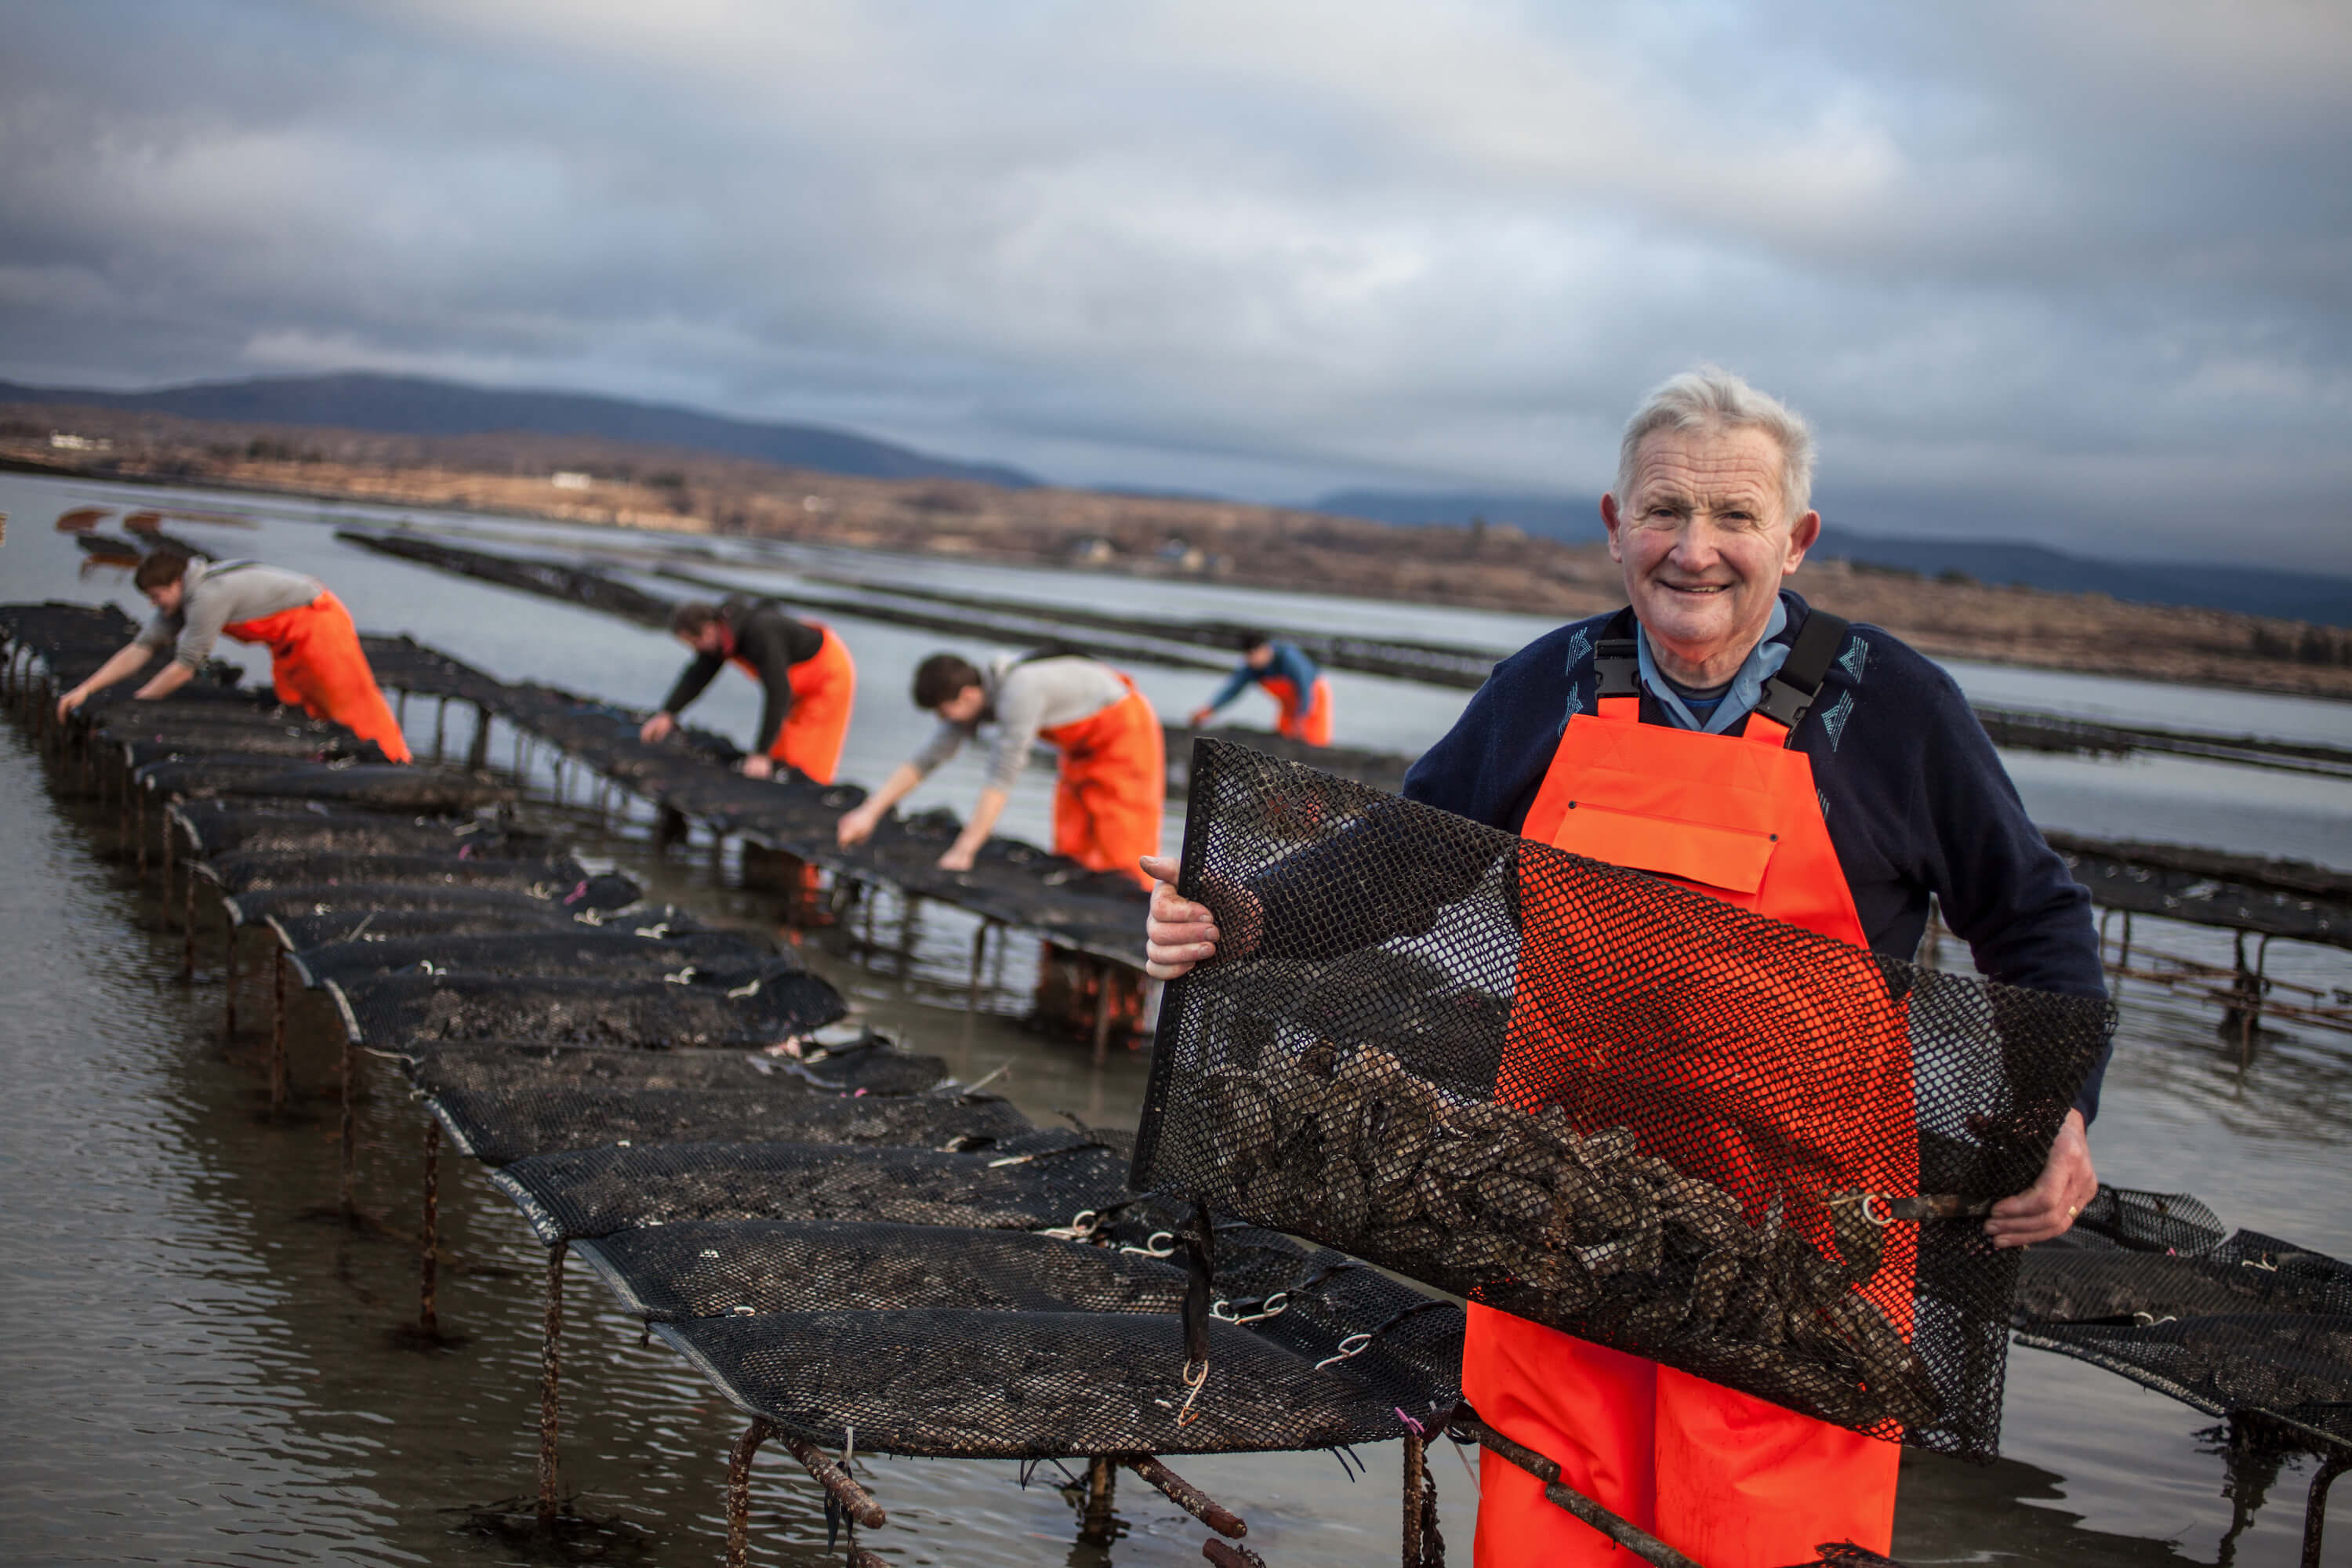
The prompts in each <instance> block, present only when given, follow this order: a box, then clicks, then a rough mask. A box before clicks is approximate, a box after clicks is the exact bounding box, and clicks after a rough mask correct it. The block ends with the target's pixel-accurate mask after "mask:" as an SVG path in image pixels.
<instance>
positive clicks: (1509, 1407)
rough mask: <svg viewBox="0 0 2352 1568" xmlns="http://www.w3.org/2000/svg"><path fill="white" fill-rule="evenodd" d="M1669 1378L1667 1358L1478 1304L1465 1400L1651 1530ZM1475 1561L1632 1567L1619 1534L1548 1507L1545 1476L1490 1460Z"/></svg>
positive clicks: (1506, 1567)
mask: <svg viewBox="0 0 2352 1568" xmlns="http://www.w3.org/2000/svg"><path fill="white" fill-rule="evenodd" d="M1658 1375H1659V1373H1658V1365H1657V1363H1655V1362H1651V1361H1644V1360H1643V1358H1641V1357H1640V1356H1632V1355H1626V1354H1624V1353H1623V1352H1620V1351H1612V1350H1610V1349H1608V1348H1607V1347H1605V1346H1602V1345H1596V1344H1590V1343H1588V1342H1585V1341H1583V1340H1580V1339H1574V1338H1571V1337H1570V1336H1569V1335H1567V1334H1563V1333H1561V1332H1559V1331H1558V1330H1555V1329H1547V1328H1544V1327H1542V1326H1541V1325H1539V1324H1536V1323H1530V1322H1528V1321H1527V1320H1526V1319H1524V1318H1514V1317H1512V1316H1510V1315H1509V1314H1508V1313H1506V1312H1497V1311H1496V1310H1494V1309H1493V1308H1491V1307H1481V1306H1478V1305H1476V1304H1475V1303H1473V1304H1472V1306H1471V1308H1470V1324H1469V1332H1468V1334H1467V1336H1466V1337H1465V1340H1464V1342H1463V1346H1462V1392H1463V1394H1464V1395H1465V1397H1466V1398H1468V1400H1469V1401H1470V1403H1471V1405H1472V1406H1473V1407H1474V1408H1475V1409H1476V1410H1477V1412H1478V1415H1479V1418H1480V1419H1482V1420H1484V1421H1485V1422H1486V1423H1487V1424H1488V1425H1489V1426H1493V1427H1494V1428H1495V1430H1496V1431H1497V1432H1500V1433H1502V1434H1503V1435H1504V1436H1507V1437H1509V1438H1511V1439H1512V1440H1513V1441H1515V1442H1518V1443H1523V1444H1525V1445H1526V1446H1527V1447H1530V1448H1533V1449H1534V1450H1535V1451H1536V1452H1537V1453H1538V1454H1541V1455H1543V1456H1544V1457H1545V1458H1549V1459H1556V1460H1558V1461H1559V1479H1561V1480H1562V1481H1563V1482H1565V1483H1566V1484H1567V1485H1569V1486H1570V1487H1573V1488H1574V1489H1576V1490H1578V1491H1580V1492H1582V1493H1583V1494H1584V1495H1585V1496H1586V1497H1589V1498H1591V1499H1592V1500H1594V1501H1595V1502H1598V1503H1599V1504H1600V1505H1601V1507H1603V1508H1605V1509H1607V1510H1609V1511H1610V1512H1612V1513H1613V1514H1616V1515H1618V1516H1619V1517H1620V1518H1622V1519H1623V1520H1625V1521H1627V1522H1629V1523H1631V1524H1633V1525H1636V1526H1638V1527H1639V1528H1641V1529H1643V1530H1649V1529H1651V1528H1652V1527H1653V1525H1654V1522H1655V1503H1656V1490H1657V1469H1656V1460H1655V1458H1654V1454H1655V1449H1656V1431H1657V1426H1656V1411H1657V1382H1658ZM1472 1561H1473V1562H1474V1563H1476V1565H1477V1568H1537V1565H1538V1564H1540V1565H1543V1568H1551V1565H1553V1564H1563V1565H1568V1568H1602V1565H1603V1564H1611V1565H1612V1568H1624V1563H1626V1562H1627V1561H1629V1559H1626V1558H1624V1557H1622V1555H1621V1554H1620V1553H1619V1551H1618V1548H1617V1547H1616V1546H1615V1545H1614V1544H1613V1543H1612V1542H1610V1540H1609V1538H1608V1537H1606V1536H1604V1535H1602V1534H1601V1532H1600V1531H1596V1530H1594V1529H1593V1528H1592V1527H1591V1525H1589V1524H1586V1523H1585V1522H1584V1521H1582V1520H1580V1519H1578V1518H1577V1517H1576V1516H1575V1515H1574V1514H1572V1513H1570V1512H1569V1511H1568V1510H1565V1509H1563V1508H1560V1507H1559V1506H1558V1505H1556V1504H1554V1503H1551V1502H1549V1501H1547V1500H1545V1498H1544V1495H1543V1486H1542V1483H1540V1482H1539V1481H1538V1480H1537V1479H1535V1478H1534V1477H1533V1476H1530V1475H1528V1473H1527V1472H1526V1471H1525V1470H1523V1469H1521V1468H1518V1467H1517V1465H1514V1464H1512V1463H1511V1462H1510V1461H1509V1460H1507V1459H1505V1458H1501V1457H1500V1456H1498V1455H1495V1454H1486V1455H1483V1456H1482V1457H1481V1458H1480V1460H1479V1464H1478V1537H1477V1542H1476V1544H1475V1547H1474V1548H1473V1551H1472ZM1792 1561H1799V1562H1801V1561H1802V1559H1801V1558H1799V1559H1792ZM1706 1568H1717V1565H1716V1564H1715V1563H1707V1564H1706ZM1775 1568H1778V1565H1777V1564H1776V1565H1775Z"/></svg>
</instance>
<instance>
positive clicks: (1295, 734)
mask: <svg viewBox="0 0 2352 1568" xmlns="http://www.w3.org/2000/svg"><path fill="white" fill-rule="evenodd" d="M1258 684H1259V685H1260V686H1263V687H1265V689H1266V693H1267V695H1269V696H1271V697H1272V698H1273V699H1274V700H1275V701H1276V702H1277V703H1278V704H1280V705H1281V708H1282V716H1281V717H1280V718H1278V719H1276V721H1274V732H1275V733H1276V734H1277V735H1287V736H1289V737H1290V738H1291V739H1292V740H1294V741H1304V742H1307V744H1308V745H1310V746H1328V745H1329V744H1330V743H1331V683H1330V682H1329V681H1328V680H1326V679H1323V678H1322V677H1321V676H1319V675H1318V676H1317V677H1316V678H1315V689H1314V690H1312V691H1309V692H1307V693H1305V694H1303V695H1302V694H1301V693H1300V691H1299V689H1298V683H1297V681H1295V680H1292V679H1290V678H1289V677H1288V676H1286V675H1269V676H1267V677H1265V679H1262V680H1260V681H1259V682H1258Z"/></svg>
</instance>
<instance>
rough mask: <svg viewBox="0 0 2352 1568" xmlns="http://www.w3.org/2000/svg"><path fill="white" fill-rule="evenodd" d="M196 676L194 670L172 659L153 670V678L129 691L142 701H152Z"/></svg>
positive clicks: (170, 692) (180, 686)
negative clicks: (136, 688)
mask: <svg viewBox="0 0 2352 1568" xmlns="http://www.w3.org/2000/svg"><path fill="white" fill-rule="evenodd" d="M195 678H196V672H195V671H194V670H193V669H190V668H188V667H187V666H186V665H184V664H182V663H181V662H180V661H179V660H178V659H173V661H172V662H171V663H169V664H167V665H165V666H164V667H163V668H161V669H159V670H157V671H156V672H155V679H152V680H151V681H149V682H148V683H147V684H146V685H144V686H142V687H141V688H140V689H138V690H136V691H134V692H132V693H131V695H132V696H134V697H136V698H138V699H139V700H141V701H142V702H152V701H154V700H156V699H157V698H159V697H169V696H170V695H172V693H173V692H174V691H177V690H178V689H180V688H182V687H183V686H185V685H186V684H187V683H188V682H190V681H191V680H194V679H195Z"/></svg>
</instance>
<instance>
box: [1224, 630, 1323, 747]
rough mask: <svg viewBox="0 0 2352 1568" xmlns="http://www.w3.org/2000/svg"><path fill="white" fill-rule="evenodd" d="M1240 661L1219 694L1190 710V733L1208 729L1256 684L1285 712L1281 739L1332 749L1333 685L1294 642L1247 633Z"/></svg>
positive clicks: (1278, 726)
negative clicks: (1228, 705)
mask: <svg viewBox="0 0 2352 1568" xmlns="http://www.w3.org/2000/svg"><path fill="white" fill-rule="evenodd" d="M1241 646H1242V661H1241V663H1239V664H1237V665H1235V666H1234V672H1233V674H1231V675H1229V676H1227V677H1226V678H1225V683H1224V684H1223V686H1220V687H1219V688H1217V694H1216V695H1215V696H1214V697H1212V698H1210V699H1209V700H1208V701H1207V703H1206V704H1204V705H1203V706H1202V707H1199V708H1196V709H1194V710H1192V728H1194V729H1195V730H1197V729H1199V728H1201V726H1202V725H1203V724H1206V723H1207V722H1208V721H1210V719H1211V718H1213V716H1214V715H1215V714H1216V711H1217V710H1218V709H1220V708H1223V706H1224V705H1225V704H1226V703H1228V702H1231V701H1232V700H1234V698H1236V697H1239V696H1240V695H1241V694H1242V691H1243V689H1244V688H1245V687H1247V686H1248V685H1249V684H1250V683H1251V682H1252V681H1255V682H1256V683H1257V684H1258V685H1260V686H1263V687H1265V694H1266V695H1267V696H1269V697H1271V698H1273V699H1274V700H1275V701H1276V704H1277V705H1279V706H1280V708H1281V710H1282V712H1281V714H1280V716H1279V717H1277V718H1276V720H1275V721H1274V731H1275V733H1276V734H1277V735H1287V736H1289V737H1290V738H1291V739H1292V740H1294V741H1304V742H1307V744H1308V745H1310V746H1328V745H1329V744H1330V743H1331V683H1330V682H1329V681H1328V680H1326V679H1323V672H1322V671H1321V670H1319V669H1318V668H1315V661H1314V660H1313V659H1311V658H1307V655H1306V654H1305V653H1303V652H1301V651H1300V650H1299V647H1298V645H1297V643H1295V642H1286V641H1280V640H1277V639H1276V638H1274V637H1268V636H1266V634H1265V633H1264V632H1244V633H1243V634H1242V637H1241Z"/></svg>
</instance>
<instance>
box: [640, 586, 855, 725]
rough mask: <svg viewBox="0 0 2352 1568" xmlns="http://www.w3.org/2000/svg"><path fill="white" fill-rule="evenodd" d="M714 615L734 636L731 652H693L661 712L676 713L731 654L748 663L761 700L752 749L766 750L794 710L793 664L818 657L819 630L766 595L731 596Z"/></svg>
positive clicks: (820, 637) (717, 671) (731, 635)
mask: <svg viewBox="0 0 2352 1568" xmlns="http://www.w3.org/2000/svg"><path fill="white" fill-rule="evenodd" d="M719 619H720V620H721V621H722V622H724V623H725V624H726V626H727V630H728V633H729V635H730V637H732V638H733V639H734V649H733V651H732V652H730V653H698V654H696V655H695V656H694V662H693V663H692V664H689V665H688V666H687V667H686V671H685V673H684V674H682V675H680V676H679V677H678V678H677V685H676V686H673V687H671V688H670V689H669V695H668V696H667V697H665V698H663V699H662V711H663V712H665V713H667V714H669V715H671V716H672V717H676V716H677V714H678V713H679V712H681V711H683V710H684V709H685V708H686V706H687V705H688V703H690V702H692V701H693V700H695V699H696V698H698V697H699V696H701V695H702V692H703V689H704V688H705V687H707V686H709V684H710V682H711V679H712V678H713V677H715V676H717V675H718V673H719V667H720V666H721V665H723V664H725V663H726V662H727V661H728V660H729V659H730V658H740V659H741V660H742V661H743V662H744V663H745V664H748V665H750V666H751V674H752V676H753V678H754V679H757V680H758V681H759V683H760V689H761V691H762V692H763V693H764V694H765V700H763V701H762V702H761V706H760V736H759V739H758V740H757V741H755V742H752V745H751V750H752V751H753V752H766V751H767V750H768V749H769V748H770V747H771V746H773V745H774V744H775V743H776V737H777V735H779V734H780V733H782V731H783V728H784V716H785V715H786V714H788V713H790V712H791V711H792V710H793V682H792V668H793V666H794V665H796V664H803V663H806V662H807V661H808V660H810V659H812V658H815V657H816V656H817V650H818V649H820V648H822V647H824V632H823V631H821V630H819V629H818V628H817V627H815V626H810V625H809V624H808V623H807V622H806V621H796V620H794V619H793V617H792V616H788V615H786V614H784V612H783V611H782V610H780V609H778V608H777V607H776V606H775V605H772V604H771V603H769V602H768V601H767V600H765V599H740V598H738V599H730V600H728V601H727V602H726V603H725V604H723V605H719Z"/></svg>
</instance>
